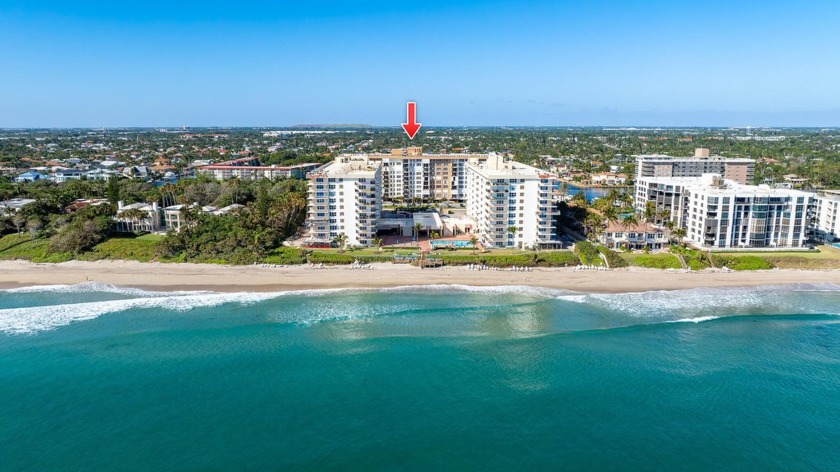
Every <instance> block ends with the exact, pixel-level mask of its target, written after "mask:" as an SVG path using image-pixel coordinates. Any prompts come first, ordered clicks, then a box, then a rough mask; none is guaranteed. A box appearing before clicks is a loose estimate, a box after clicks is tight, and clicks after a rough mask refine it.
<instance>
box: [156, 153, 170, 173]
mask: <svg viewBox="0 0 840 472" xmlns="http://www.w3.org/2000/svg"><path fill="white" fill-rule="evenodd" d="M151 169H152V170H153V171H155V172H158V173H160V174H163V173H165V172H171V171H173V170H175V166H173V165H172V164H171V163H170V162H169V159H167V158H165V157H163V156H161V157H158V158H156V159H155V162H154V164H152V167H151Z"/></svg>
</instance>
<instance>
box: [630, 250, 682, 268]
mask: <svg viewBox="0 0 840 472" xmlns="http://www.w3.org/2000/svg"><path fill="white" fill-rule="evenodd" d="M664 256H666V257H663V255H657V254H651V255H640V256H637V257H635V258H633V265H636V266H639V267H647V268H650V269H680V268H682V266H681V265H680V261H679V260H677V257H676V256H672V255H670V254H665V255H664Z"/></svg>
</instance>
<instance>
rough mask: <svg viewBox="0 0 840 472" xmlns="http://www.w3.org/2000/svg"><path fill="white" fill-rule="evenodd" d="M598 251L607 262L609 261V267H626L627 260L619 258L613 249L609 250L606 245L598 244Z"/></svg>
mask: <svg viewBox="0 0 840 472" xmlns="http://www.w3.org/2000/svg"><path fill="white" fill-rule="evenodd" d="M598 252H600V253H601V254H603V255H604V257H606V258H607V263H609V265H610V268H611V269H615V268H617V267H627V261H625V260H624V259H622V258H621V256H619V255H618V253H616V252H615V251H613V250H611V249H610V248H608V247H604V246H598Z"/></svg>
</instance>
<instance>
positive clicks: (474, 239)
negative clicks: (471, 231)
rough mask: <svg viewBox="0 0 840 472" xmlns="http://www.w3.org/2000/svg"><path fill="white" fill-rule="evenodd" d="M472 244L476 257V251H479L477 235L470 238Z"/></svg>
mask: <svg viewBox="0 0 840 472" xmlns="http://www.w3.org/2000/svg"><path fill="white" fill-rule="evenodd" d="M470 244H472V250H473V255H475V250H476V249H478V238H477V237H475V235H472V236H470Z"/></svg>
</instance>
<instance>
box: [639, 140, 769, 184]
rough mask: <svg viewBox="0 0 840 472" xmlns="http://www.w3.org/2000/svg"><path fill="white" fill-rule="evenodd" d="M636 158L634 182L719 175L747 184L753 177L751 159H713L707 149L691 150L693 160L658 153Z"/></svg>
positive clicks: (716, 157) (717, 157)
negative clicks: (650, 179)
mask: <svg viewBox="0 0 840 472" xmlns="http://www.w3.org/2000/svg"><path fill="white" fill-rule="evenodd" d="M635 157H636V180H639V179H641V178H644V177H700V176H702V175H703V174H720V175H722V176H723V178H724V179H726V180H734V181H735V182H738V183H741V184H750V183H752V181H753V177H754V175H755V160H754V159H739V158H730V157H721V156H712V155H710V153H709V150H708V149H706V148H697V149H695V150H694V156H693V157H672V156H665V155H660V154H650V155H640V156H635Z"/></svg>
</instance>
